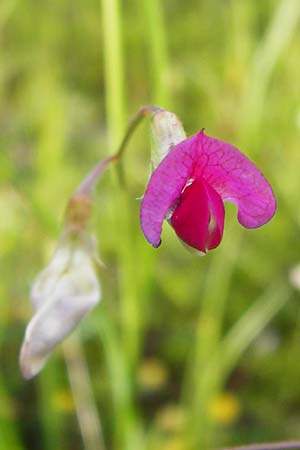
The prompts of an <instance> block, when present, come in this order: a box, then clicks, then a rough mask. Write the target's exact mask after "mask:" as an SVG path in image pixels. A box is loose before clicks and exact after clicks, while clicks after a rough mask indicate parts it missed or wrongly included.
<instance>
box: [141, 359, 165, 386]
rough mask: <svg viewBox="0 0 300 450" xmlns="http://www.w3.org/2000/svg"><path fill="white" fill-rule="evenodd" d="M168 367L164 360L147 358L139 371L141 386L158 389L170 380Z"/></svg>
mask: <svg viewBox="0 0 300 450" xmlns="http://www.w3.org/2000/svg"><path fill="white" fill-rule="evenodd" d="M168 378H169V374H168V369H167V367H166V366H165V365H164V363H163V362H162V361H160V360H159V359H156V358H147V359H144V361H142V364H141V365H140V367H139V369H138V373H137V381H138V384H139V386H140V387H141V388H142V389H144V390H150V391H156V390H158V389H161V388H162V387H164V386H165V385H166V383H167V382H168Z"/></svg>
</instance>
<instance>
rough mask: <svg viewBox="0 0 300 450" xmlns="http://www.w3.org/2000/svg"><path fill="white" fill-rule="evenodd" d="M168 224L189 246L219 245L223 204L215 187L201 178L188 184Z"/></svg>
mask: <svg viewBox="0 0 300 450" xmlns="http://www.w3.org/2000/svg"><path fill="white" fill-rule="evenodd" d="M171 224H172V226H173V228H174V230H175V232H176V234H177V236H178V237H179V238H180V239H182V240H183V241H184V242H185V243H186V244H188V245H189V246H190V247H193V248H196V249H197V250H200V251H201V252H206V251H207V250H209V249H212V248H215V247H217V246H218V245H219V243H220V242H221V239H222V235H223V228H224V205H223V202H222V199H221V197H220V196H219V195H218V194H217V193H216V191H215V190H214V189H213V188H211V187H210V186H209V185H207V184H206V183H205V181H203V180H201V179H196V180H194V181H193V183H192V184H190V185H189V186H187V187H186V188H185V190H184V192H183V193H182V195H181V197H180V203H179V204H178V206H177V207H176V209H175V211H174V213H173V215H172V218H171Z"/></svg>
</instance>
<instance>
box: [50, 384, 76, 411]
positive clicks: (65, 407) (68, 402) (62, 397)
mask: <svg viewBox="0 0 300 450" xmlns="http://www.w3.org/2000/svg"><path fill="white" fill-rule="evenodd" d="M52 403H53V407H54V409H56V410H57V411H60V412H65V413H69V412H72V411H74V409H75V405H74V400H73V396H72V394H71V392H70V391H68V390H66V389H59V390H57V391H56V392H55V393H54V395H53V398H52Z"/></svg>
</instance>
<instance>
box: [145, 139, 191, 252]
mask: <svg viewBox="0 0 300 450" xmlns="http://www.w3.org/2000/svg"><path fill="white" fill-rule="evenodd" d="M196 144H197V138H196V136H192V137H190V138H188V139H186V140H184V141H182V142H180V143H179V144H177V145H176V146H175V147H174V149H173V150H172V151H171V152H170V153H169V154H168V155H167V156H166V157H165V158H164V159H163V161H162V162H161V163H160V164H159V166H158V167H157V169H156V170H155V171H154V172H153V174H152V176H151V178H150V181H149V183H148V186H147V189H146V192H145V195H144V198H143V201H142V205H141V212H140V220H141V227H142V230H143V233H144V235H145V237H146V239H147V240H148V242H150V244H152V245H153V246H154V247H158V246H159V245H160V242H161V240H160V235H161V230H162V223H163V221H164V219H165V217H166V214H167V211H168V210H169V209H170V208H171V207H172V206H173V205H174V204H175V202H176V200H177V199H178V197H179V195H180V193H181V191H182V189H183V188H184V186H185V184H186V182H187V180H188V179H189V178H190V176H191V174H192V173H193V170H194V166H195V163H196V156H197V147H196Z"/></svg>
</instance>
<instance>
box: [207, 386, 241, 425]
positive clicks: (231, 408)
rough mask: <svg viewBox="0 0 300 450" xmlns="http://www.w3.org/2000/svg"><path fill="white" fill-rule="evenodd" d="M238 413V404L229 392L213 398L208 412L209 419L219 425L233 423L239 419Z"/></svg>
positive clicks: (239, 409)
mask: <svg viewBox="0 0 300 450" xmlns="http://www.w3.org/2000/svg"><path fill="white" fill-rule="evenodd" d="M240 413H241V405H240V402H239V400H238V398H237V396H236V395H234V394H232V393H231V392H223V393H221V394H219V395H218V396H217V397H215V398H214V399H213V400H212V402H211V404H210V406H209V411H208V414H209V416H210V419H211V420H212V421H214V422H216V423H219V424H221V425H230V424H231V423H234V422H235V421H236V420H237V419H238V418H239V417H240Z"/></svg>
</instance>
